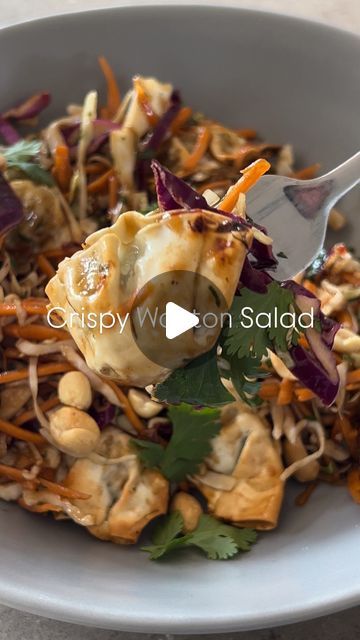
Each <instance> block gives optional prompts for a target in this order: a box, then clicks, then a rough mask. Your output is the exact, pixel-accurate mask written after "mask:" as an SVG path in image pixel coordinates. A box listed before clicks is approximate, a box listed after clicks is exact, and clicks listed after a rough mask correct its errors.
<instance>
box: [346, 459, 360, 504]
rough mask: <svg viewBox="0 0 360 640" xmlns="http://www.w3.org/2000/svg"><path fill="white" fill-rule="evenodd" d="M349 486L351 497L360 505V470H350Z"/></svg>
mask: <svg viewBox="0 0 360 640" xmlns="http://www.w3.org/2000/svg"><path fill="white" fill-rule="evenodd" d="M347 486H348V489H349V492H350V495H351V497H352V498H353V500H355V502H357V504H360V469H359V468H357V469H350V471H349V473H348V476H347Z"/></svg>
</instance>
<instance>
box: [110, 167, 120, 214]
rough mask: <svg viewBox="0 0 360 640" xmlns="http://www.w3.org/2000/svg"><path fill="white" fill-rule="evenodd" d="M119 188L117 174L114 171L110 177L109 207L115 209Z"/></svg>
mask: <svg viewBox="0 0 360 640" xmlns="http://www.w3.org/2000/svg"><path fill="white" fill-rule="evenodd" d="M118 189H119V181H118V179H117V176H116V175H115V174H114V173H113V174H112V175H111V176H110V177H109V209H110V210H112V209H115V208H116V205H117V203H118Z"/></svg>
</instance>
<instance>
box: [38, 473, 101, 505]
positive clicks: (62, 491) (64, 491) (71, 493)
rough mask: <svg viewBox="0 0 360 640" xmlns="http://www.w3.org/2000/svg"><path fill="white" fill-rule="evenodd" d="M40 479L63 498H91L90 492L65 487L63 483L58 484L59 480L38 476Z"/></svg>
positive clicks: (44, 485)
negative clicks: (54, 480) (52, 480)
mask: <svg viewBox="0 0 360 640" xmlns="http://www.w3.org/2000/svg"><path fill="white" fill-rule="evenodd" d="M38 480H39V484H41V485H42V486H43V487H45V488H46V489H49V490H50V491H51V492H52V493H56V494H57V495H58V496H60V497H61V498H70V499H72V500H88V498H90V495H89V494H88V493H83V492H82V491H75V490H74V489H70V488H69V487H64V486H63V485H62V484H57V482H51V481H50V480H45V478H38Z"/></svg>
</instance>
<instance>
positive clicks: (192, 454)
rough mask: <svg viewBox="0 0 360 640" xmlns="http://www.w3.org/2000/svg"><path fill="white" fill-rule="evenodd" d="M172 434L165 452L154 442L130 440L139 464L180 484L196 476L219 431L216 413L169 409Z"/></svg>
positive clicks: (178, 407)
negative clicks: (159, 472)
mask: <svg viewBox="0 0 360 640" xmlns="http://www.w3.org/2000/svg"><path fill="white" fill-rule="evenodd" d="M169 418H170V420H171V422H172V424H173V434H172V436H171V440H170V442H169V444H168V445H167V447H166V448H163V447H162V446H161V445H159V444H155V443H153V442H147V441H144V440H135V439H134V440H132V444H133V445H134V446H135V448H136V449H137V452H138V456H139V458H140V460H141V462H142V463H143V464H144V465H145V466H146V467H156V468H158V469H159V470H160V471H161V473H162V474H163V475H164V476H165V477H166V478H168V480H170V481H174V482H180V481H181V480H183V479H184V478H186V476H187V475H191V474H193V473H195V472H196V470H197V468H198V466H199V464H200V463H201V462H202V461H203V460H204V458H206V456H208V455H209V453H210V452H211V440H212V438H214V437H215V436H216V435H217V434H218V433H219V431H220V428H221V424H220V411H219V410H218V409H211V408H209V407H207V408H205V409H194V408H193V407H191V406H190V405H187V404H181V405H179V406H173V407H171V408H170V409H169Z"/></svg>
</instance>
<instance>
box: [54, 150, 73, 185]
mask: <svg viewBox="0 0 360 640" xmlns="http://www.w3.org/2000/svg"><path fill="white" fill-rule="evenodd" d="M52 173H53V176H54V178H55V180H56V182H57V183H58V185H59V187H60V189H61V191H63V192H64V193H66V192H67V191H68V189H69V185H70V181H71V177H72V169H71V164H70V150H69V147H68V146H67V145H58V146H57V147H56V149H55V153H54V167H53V170H52Z"/></svg>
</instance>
